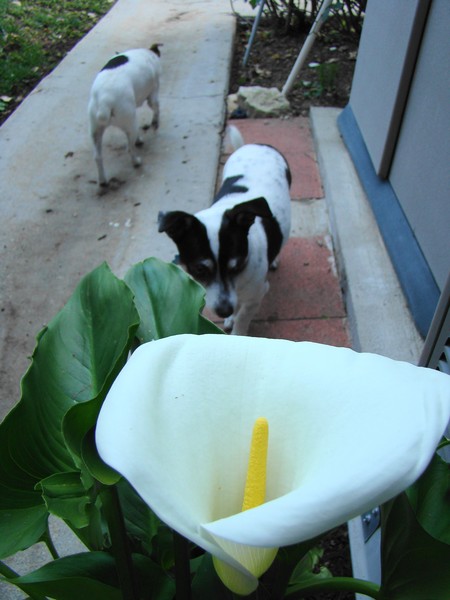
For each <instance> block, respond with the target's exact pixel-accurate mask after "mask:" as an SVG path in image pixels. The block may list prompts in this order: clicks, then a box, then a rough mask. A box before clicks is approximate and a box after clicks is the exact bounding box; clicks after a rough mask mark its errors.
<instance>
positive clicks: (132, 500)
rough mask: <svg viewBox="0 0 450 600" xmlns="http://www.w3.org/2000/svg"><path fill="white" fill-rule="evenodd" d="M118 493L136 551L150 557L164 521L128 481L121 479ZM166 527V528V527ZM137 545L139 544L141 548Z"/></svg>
mask: <svg viewBox="0 0 450 600" xmlns="http://www.w3.org/2000/svg"><path fill="white" fill-rule="evenodd" d="M117 491H118V494H119V499H120V504H121V506H122V511H123V514H124V518H125V526H126V529H127V532H128V534H129V536H130V539H131V540H132V543H133V544H134V548H135V551H137V552H141V553H142V552H145V553H146V554H148V555H150V554H151V553H152V551H153V541H154V540H155V538H156V537H157V535H158V529H159V527H160V526H163V523H162V521H160V519H158V517H157V516H156V515H155V513H154V512H153V511H152V510H151V509H150V508H149V507H148V506H147V504H146V503H145V502H144V501H143V500H142V498H141V497H140V496H139V494H137V492H135V490H134V489H133V488H132V487H131V485H130V484H129V483H128V481H126V480H125V479H121V480H120V481H119V483H118V484H117ZM164 527H166V526H165V525H164ZM170 539H172V536H170ZM155 541H157V540H155ZM136 544H139V546H140V547H139V546H136Z"/></svg>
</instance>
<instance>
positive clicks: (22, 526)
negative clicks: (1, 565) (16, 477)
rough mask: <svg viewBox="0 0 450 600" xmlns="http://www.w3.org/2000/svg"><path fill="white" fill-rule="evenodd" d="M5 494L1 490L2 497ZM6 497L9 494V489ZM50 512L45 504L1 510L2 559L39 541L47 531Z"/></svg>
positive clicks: (0, 543)
mask: <svg viewBox="0 0 450 600" xmlns="http://www.w3.org/2000/svg"><path fill="white" fill-rule="evenodd" d="M3 494H4V492H3V490H2V489H1V488H0V496H2V495H3ZM5 494H6V495H8V494H9V490H8V489H7V490H6V492H5ZM47 520H48V512H47V508H46V506H45V505H44V503H41V504H38V505H35V506H33V505H32V506H29V507H25V508H10V509H2V510H0V531H1V540H0V548H1V551H2V558H6V557H7V556H12V555H13V554H15V553H16V552H17V551H18V550H25V549H26V548H29V547H30V546H32V545H33V544H34V543H35V542H36V541H38V540H39V539H40V538H41V537H42V536H43V535H44V533H45V532H46V530H47Z"/></svg>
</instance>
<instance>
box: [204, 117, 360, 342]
mask: <svg viewBox="0 0 450 600" xmlns="http://www.w3.org/2000/svg"><path fill="white" fill-rule="evenodd" d="M233 123H234V124H235V125H236V126H237V127H238V129H239V130H240V131H241V133H242V135H243V137H244V140H245V141H246V142H248V143H251V142H261V143H267V144H271V145H273V146H275V147H276V148H278V149H279V150H280V151H281V152H282V153H283V154H284V155H285V156H286V158H287V160H288V161H289V165H290V167H291V171H292V176H293V185H292V187H291V196H292V198H293V199H296V200H301V199H311V198H322V197H323V188H322V182H321V179H320V172H319V168H318V165H317V160H316V155H315V151H314V144H313V141H312V136H311V132H310V128H309V120H308V119H307V118H304V117H298V118H295V119H242V120H236V121H233ZM224 160H225V156H224V157H223V161H224ZM223 161H221V162H223ZM329 239H331V237H330V238H329ZM269 282H270V289H269V292H268V294H267V296H266V297H265V298H264V300H263V303H262V305H261V309H260V311H259V314H258V315H257V316H256V317H255V319H254V320H253V322H252V323H251V325H250V330H249V335H252V336H255V337H269V338H285V339H290V340H294V341H305V340H306V341H313V342H319V343H323V344H330V345H332V346H348V347H349V346H351V343H350V337H349V333H348V327H347V316H346V312H345V305H344V301H343V297H342V292H341V286H340V281H339V277H338V275H337V272H336V262H335V257H334V253H333V249H332V248H330V243H329V242H328V238H324V237H310V238H298V237H295V238H292V237H291V238H290V239H289V241H288V242H287V244H286V245H285V247H284V248H283V251H282V253H281V256H280V264H279V267H278V269H277V270H276V271H273V272H271V273H269ZM206 316H209V318H211V316H212V315H211V314H210V313H208V312H206ZM213 320H214V321H215V322H219V321H218V320H217V319H216V318H214V319H213Z"/></svg>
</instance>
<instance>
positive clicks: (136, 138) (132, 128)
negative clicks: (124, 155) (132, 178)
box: [125, 111, 144, 168]
mask: <svg viewBox="0 0 450 600" xmlns="http://www.w3.org/2000/svg"><path fill="white" fill-rule="evenodd" d="M125 133H126V136H127V139H128V150H129V152H130V155H131V160H132V162H133V166H134V167H136V168H137V167H140V166H141V164H142V160H141V158H140V157H139V156H138V154H137V152H136V146H142V144H143V143H144V140H143V139H142V137H141V136H140V135H139V128H138V123H137V117H136V111H134V113H133V115H132V116H131V115H130V117H129V119H128V122H127V124H126V128H125Z"/></svg>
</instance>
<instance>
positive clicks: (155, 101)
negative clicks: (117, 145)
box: [88, 44, 161, 186]
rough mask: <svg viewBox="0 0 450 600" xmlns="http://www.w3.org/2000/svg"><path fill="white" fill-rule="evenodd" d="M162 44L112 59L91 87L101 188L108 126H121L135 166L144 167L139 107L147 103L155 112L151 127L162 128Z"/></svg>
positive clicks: (90, 107) (93, 134) (92, 124)
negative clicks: (138, 120)
mask: <svg viewBox="0 0 450 600" xmlns="http://www.w3.org/2000/svg"><path fill="white" fill-rule="evenodd" d="M159 45H160V44H154V45H153V46H152V47H151V48H150V50H147V49H145V48H136V49H133V50H127V51H126V52H122V53H120V54H117V55H116V56H114V57H113V58H111V59H110V60H109V61H108V63H107V64H106V65H105V66H104V67H103V69H102V70H101V71H100V72H99V73H98V74H97V76H96V78H95V80H94V83H93V84H92V89H91V94H90V98H89V105H88V113H89V125H90V134H91V137H92V142H93V144H94V157H95V161H96V163H97V169H98V179H99V185H100V186H107V185H108V181H107V178H106V175H105V170H104V166H103V155H102V139H103V134H104V132H105V130H106V128H107V127H108V126H109V125H115V126H116V127H119V128H120V129H121V130H122V131H123V132H124V133H125V134H126V136H127V139H128V149H129V151H130V154H131V159H132V162H133V165H134V166H135V167H138V166H139V165H140V164H141V159H140V157H139V156H138V155H137V154H136V149H135V146H138V145H141V144H142V143H143V140H142V138H141V137H140V136H139V128H138V122H137V115H136V108H137V107H139V106H141V105H142V104H143V103H144V102H145V100H147V103H148V105H149V107H150V108H151V109H152V111H153V119H152V127H153V128H154V129H157V128H158V125H159V78H160V73H161V65H160V58H159V57H160V52H159Z"/></svg>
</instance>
